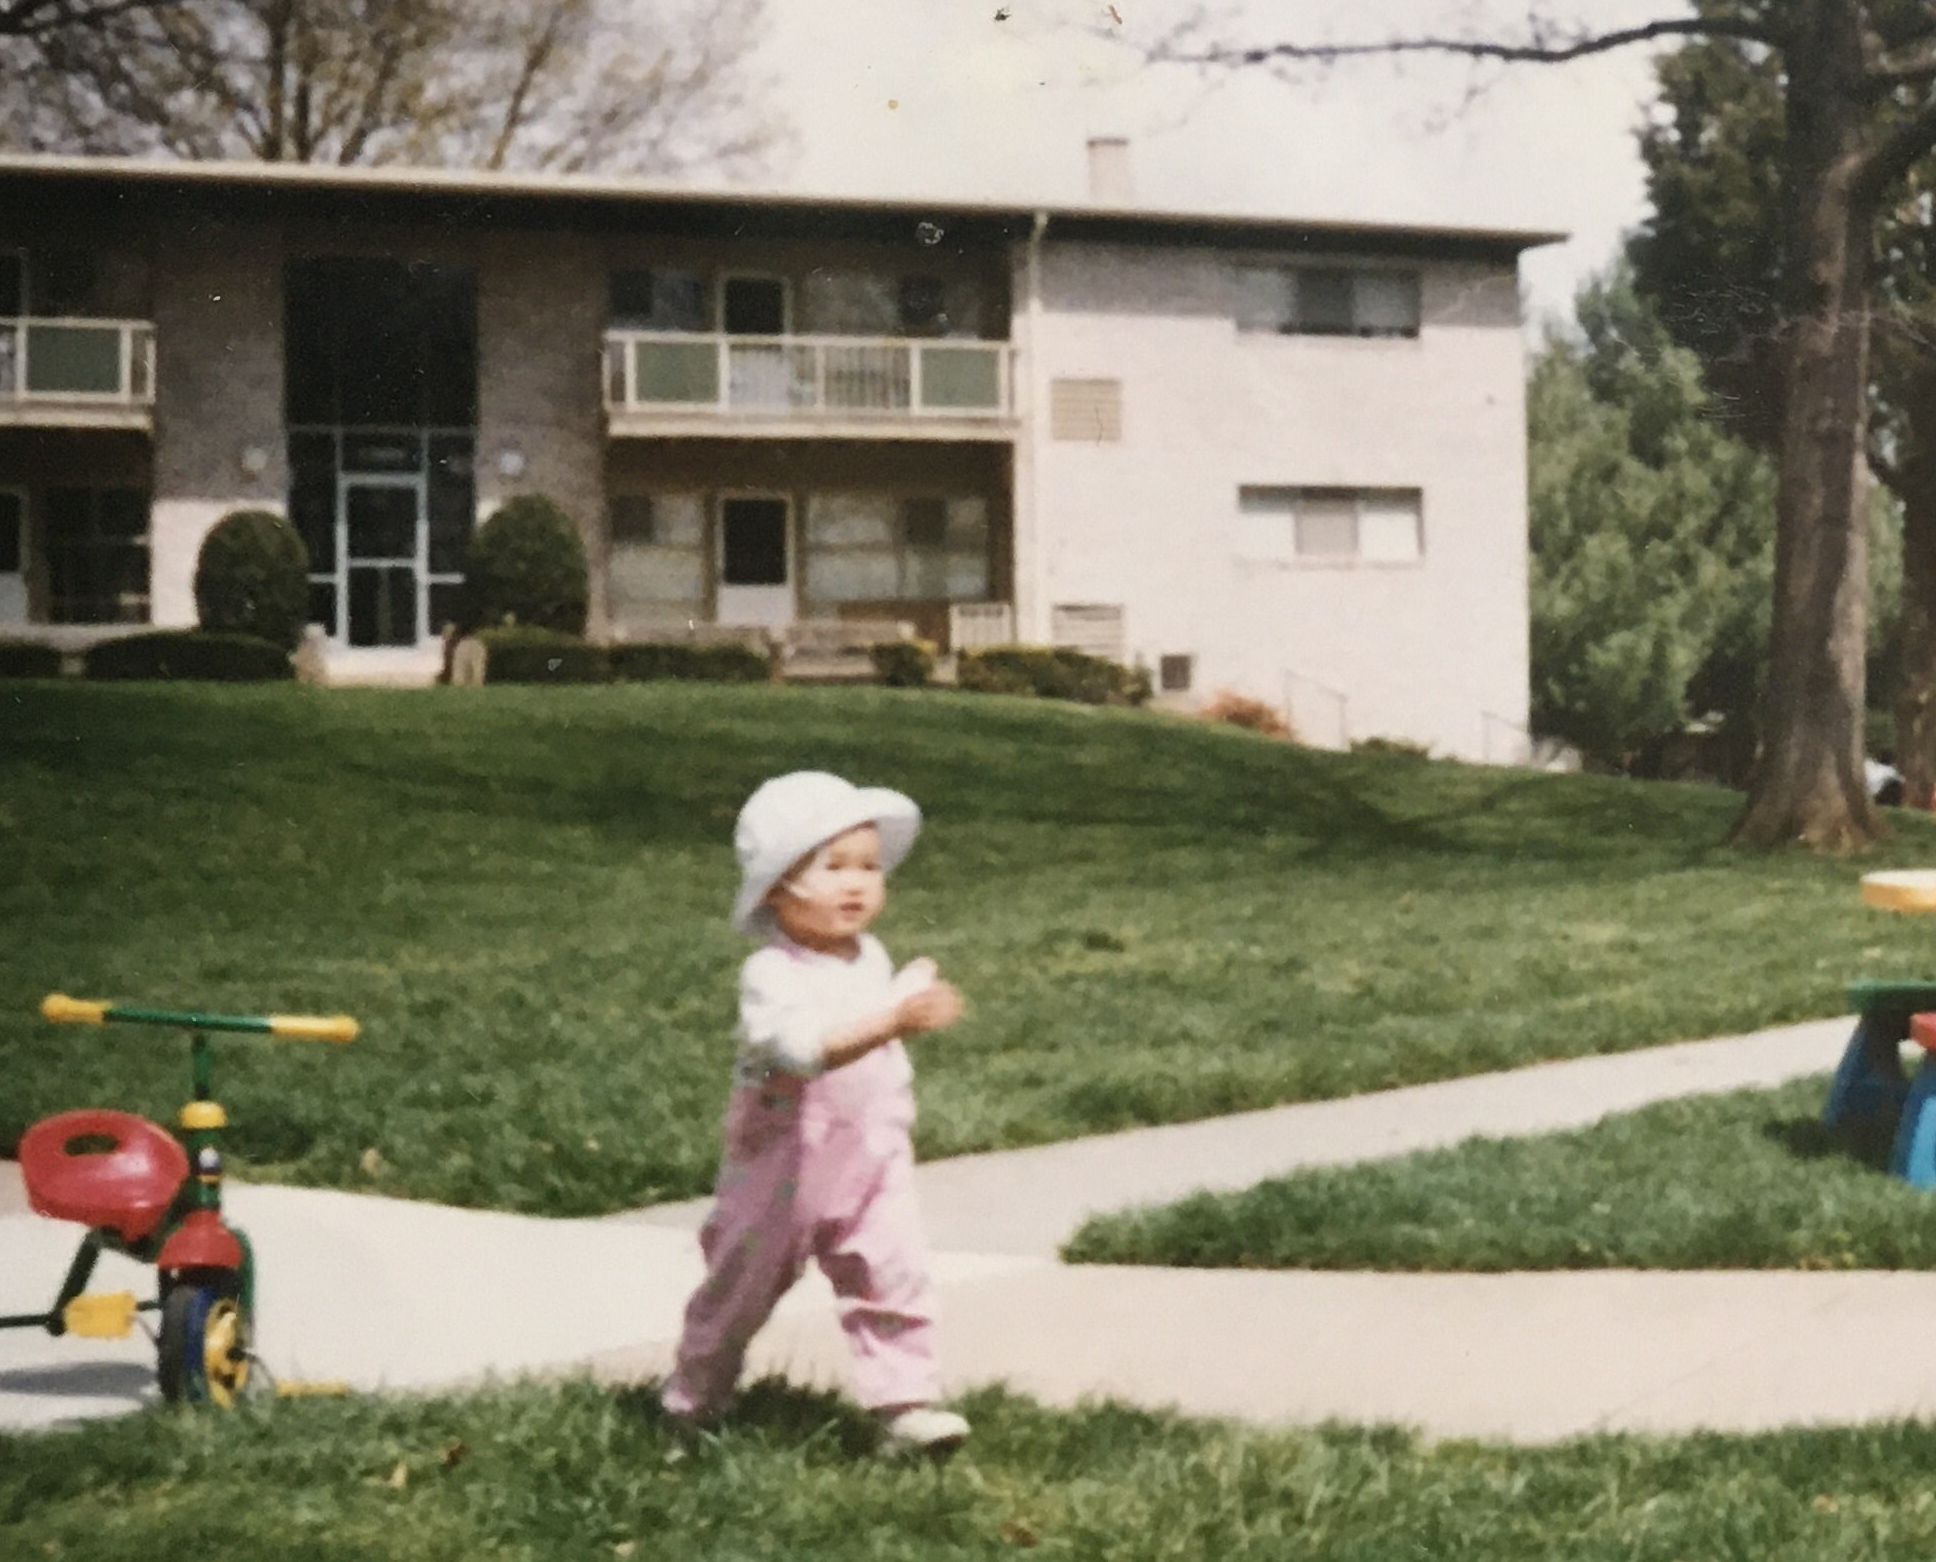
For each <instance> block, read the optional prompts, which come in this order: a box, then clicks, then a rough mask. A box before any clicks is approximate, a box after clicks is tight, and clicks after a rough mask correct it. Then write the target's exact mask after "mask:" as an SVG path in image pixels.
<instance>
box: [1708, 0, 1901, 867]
mask: <svg viewBox="0 0 1936 1562" xmlns="http://www.w3.org/2000/svg"><path fill="white" fill-rule="evenodd" d="M1856 9H1857V8H1856V6H1855V4H1854V0H1811V3H1808V4H1806V5H1805V6H1801V7H1798V8H1797V13H1798V14H1797V15H1796V19H1795V25H1796V27H1797V29H1798V31H1799V32H1800V33H1801V36H1800V37H1798V38H1797V39H1796V40H1795V41H1794V44H1793V45H1792V46H1791V47H1790V48H1789V49H1788V51H1787V63H1788V69H1789V72H1790V79H1789V90H1788V133H1789V147H1790V157H1791V163H1790V167H1791V169H1792V170H1793V185H1792V188H1791V190H1790V215H1789V236H1788V251H1787V256H1786V260H1787V265H1786V267H1785V270H1786V272H1787V276H1788V279H1789V287H1790V291H1791V300H1790V313H1789V323H1788V331H1789V336H1788V343H1787V375H1786V387H1785V390H1786V394H1785V400H1786V405H1785V407H1784V411H1783V417H1782V430H1781V435H1782V437H1781V464H1780V473H1779V488H1778V492H1777V496H1776V504H1775V528H1776V529H1775V599H1774V622H1773V629H1772V636H1771V639H1772V644H1771V645H1770V647H1769V661H1768V694H1767V706H1766V717H1765V719H1764V721H1763V723H1762V751H1761V759H1760V762H1759V764H1758V765H1757V766H1756V769H1755V776H1754V782H1753V785H1752V787H1751V789H1750V792H1749V798H1748V806H1747V809H1746V811H1745V812H1743V814H1742V816H1741V818H1740V820H1739V822H1738V823H1737V824H1736V825H1735V829H1734V838H1735V839H1736V840H1737V841H1740V842H1742V843H1744V844H1748V845H1757V846H1767V845H1775V844H1777V843H1780V842H1784V841H1798V842H1801V843H1804V844H1806V845H1809V846H1812V847H1815V848H1817V849H1818V850H1819V849H1826V850H1846V849H1848V848H1851V847H1856V846H1861V845H1864V844H1866V843H1867V842H1869V841H1871V840H1873V839H1875V838H1876V837H1877V836H1878V835H1880V834H1881V833H1882V830H1883V825H1882V817H1881V815H1880V813H1878V812H1877V810H1876V808H1875V805H1874V804H1873V803H1872V802H1871V801H1870V799H1869V792H1868V787H1867V785H1866V784H1865V782H1864V777H1863V773H1862V760H1863V752H1862V750H1863V743H1862V714H1863V695H1864V675H1865V666H1864V653H1865V651H1866V640H1867V632H1868V565H1869V560H1868V552H1869V547H1868V542H1869V539H1868V525H1867V514H1866V510H1867V505H1866V498H1867V490H1866V475H1867V463H1866V461H1865V460H1864V449H1865V439H1864V436H1865V431H1866V426H1867V412H1868V404H1867V396H1866V390H1867V385H1868V308H1869V297H1868V294H1869V280H1870V269H1871V256H1870V251H1869V244H1870V239H1869V234H1870V228H1871V218H1872V215H1873V214H1872V212H1871V210H1870V209H1869V207H1870V205H1871V199H1872V198H1870V197H1868V196H1866V195H1865V194H1864V193H1863V191H1862V189H1861V186H1860V184H1859V179H1858V176H1859V174H1860V172H1861V154H1862V150H1863V145H1862V136H1863V130H1864V125H1863V103H1864V98H1863V90H1864V84H1863V60H1862V41H1861V35H1860V29H1859V25H1858V23H1859V17H1858V16H1857V15H1856Z"/></svg>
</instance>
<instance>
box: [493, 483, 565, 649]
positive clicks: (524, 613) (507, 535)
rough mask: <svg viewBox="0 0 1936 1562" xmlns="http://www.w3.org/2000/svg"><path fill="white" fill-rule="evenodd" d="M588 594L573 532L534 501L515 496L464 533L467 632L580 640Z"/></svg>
mask: <svg viewBox="0 0 1936 1562" xmlns="http://www.w3.org/2000/svg"><path fill="white" fill-rule="evenodd" d="M589 592H590V588H589V585H588V576H587V574H586V568H585V544H584V542H583V540H582V539H581V538H580V537H579V535H578V528H577V527H576V526H574V525H572V523H571V517H570V516H568V515H566V514H565V512H564V511H563V510H561V509H559V508H558V506H557V505H556V504H554V503H553V502H552V501H551V500H549V499H547V498H545V497H544V496H543V495H542V494H521V495H519V496H518V497H517V498H515V499H512V500H510V501H509V502H508V503H506V504H505V505H504V507H503V508H502V509H500V510H499V511H498V512H497V513H496V514H495V515H493V516H492V517H491V518H490V519H489V520H487V521H486V522H485V523H484V524H483V525H482V526H480V527H478V528H477V530H476V531H475V532H473V533H471V540H470V549H469V552H468V553H467V554H466V556H465V563H464V627H466V628H467V629H496V628H498V627H500V626H502V625H505V624H517V625H525V626H528V627H530V628H533V629H555V630H557V631H559V632H560V633H562V634H568V635H582V634H583V633H584V632H585V612H586V604H587V602H588V600H589Z"/></svg>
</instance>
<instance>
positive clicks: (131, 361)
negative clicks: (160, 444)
mask: <svg viewBox="0 0 1936 1562" xmlns="http://www.w3.org/2000/svg"><path fill="white" fill-rule="evenodd" d="M154 399H155V328H154V327H153V326H152V325H150V324H149V323H148V322H147V321H145V320H53V319H48V320H40V319H25V320H22V319H0V407H4V406H6V405H8V404H10V403H11V404H15V405H18V404H21V403H27V404H32V403H36V402H61V403H81V404H85V405H97V406H101V407H127V408H140V407H148V406H152V405H153V404H154Z"/></svg>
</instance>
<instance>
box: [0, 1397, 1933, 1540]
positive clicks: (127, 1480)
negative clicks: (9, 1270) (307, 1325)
mask: <svg viewBox="0 0 1936 1562" xmlns="http://www.w3.org/2000/svg"><path fill="white" fill-rule="evenodd" d="M743 1405H744V1408H743V1410H742V1412H741V1413H740V1414H739V1415H738V1416H737V1417H736V1419H735V1421H734V1423H733V1424H732V1425H731V1426H730V1427H729V1429H728V1430H727V1431H725V1432H724V1433H722V1434H720V1435H719V1436H718V1437H717V1438H715V1439H713V1440H711V1441H710V1442H705V1443H701V1444H699V1445H697V1446H692V1447H688V1446H686V1445H683V1444H682V1443H681V1442H679V1441H678V1440H677V1439H676V1438H675V1437H673V1436H672V1435H671V1434H670V1433H668V1431H667V1430H666V1429H665V1428H664V1427H663V1425H662V1424H661V1423H660V1422H659V1420H658V1419H657V1417H656V1416H655V1415H654V1414H653V1412H652V1410H651V1408H650V1403H649V1400H648V1398H647V1396H646V1395H645V1394H644V1393H642V1392H632V1393H628V1394H618V1395H614V1394H612V1393H610V1392H607V1391H604V1390H600V1389H597V1388H594V1387H591V1386H588V1385H584V1384H571V1385H565V1386H562V1387H556V1388H529V1387H527V1388H516V1389H503V1390H495V1391H491V1392H487V1393H481V1394H476V1395H472V1396H467V1397H464V1398H456V1399H442V1400H422V1401H417V1400H354V1401H348V1402H336V1403H330V1402H323V1401H295V1402H285V1403H283V1404H280V1405H273V1404H272V1405H270V1406H267V1407H265V1408H263V1409H261V1410H255V1411H245V1412H243V1413H241V1414H238V1415H232V1416H229V1415H216V1416H208V1415H202V1416H196V1415H166V1414H163V1413H160V1412H157V1413H152V1414H147V1415H139V1416H132V1417H127V1418H123V1419H120V1420H116V1421H113V1422H105V1423H95V1424H92V1425H89V1426H86V1427H84V1428H82V1429H80V1430H78V1431H76V1432H74V1433H73V1434H71V1435H59V1436H45V1435H43V1436H37V1437H20V1436H11V1437H10V1436H6V1435H0V1556H6V1557H8V1558H15V1557H18V1558H21V1559H23V1562H25V1559H28V1558H33V1559H39V1558H43V1557H54V1558H71V1559H74V1562H82V1559H85V1562H152V1559H154V1558H156V1557H209V1558H223V1559H227V1558H251V1557H274V1558H276V1559H277V1562H612V1559H613V1558H623V1557H635V1558H638V1559H641V1562H646V1559H652V1558H679V1559H681V1562H684V1559H693V1562H715V1559H716V1562H728V1559H730V1562H741V1559H773V1562H780V1559H787V1562H808V1559H810V1562H842V1559H855V1562H858V1559H868V1562H897V1559H903V1562H937V1559H944V1558H970V1557H1013V1556H1019V1555H1030V1556H1039V1557H1065V1558H1085V1559H1086V1558H1096V1557H1109V1558H1111V1559H1117V1558H1120V1559H1122V1562H1138V1559H1144V1558H1148V1559H1156V1558H1190V1559H1197V1558H1215V1559H1218V1562H1236V1559H1243V1558H1256V1559H1266V1558H1268V1559H1272V1562H1278V1559H1289V1558H1300V1559H1312V1562H1320V1559H1335V1562H1406V1559H1417V1562H1515V1559H1524V1562H1589V1559H1597V1562H1670V1559H1675V1558H1682V1559H1693V1558H1699V1559H1701V1562H1804V1559H1805V1562H1856V1559H1864V1562H1868V1559H1874V1562H1881V1559H1889V1558H1900V1559H1903V1562H1911V1559H1913V1562H1924V1559H1925V1558H1927V1557H1928V1556H1929V1554H1930V1551H1931V1548H1932V1547H1933V1546H1936V1497H1932V1495H1931V1493H1930V1489H1929V1471H1930V1469H1931V1468H1932V1466H1936V1428H1932V1427H1930V1426H1923V1425H1914V1424H1897V1425H1886V1426H1878V1427H1871V1428H1862V1429H1850V1430H1821V1431H1794V1432H1785V1433H1780V1434H1773V1435H1766V1436H1756V1437H1722V1436H1698V1437H1688V1438H1676V1439H1660V1440H1653V1439H1642V1438H1634V1437H1595V1438H1589V1439H1582V1440H1579V1441H1576V1442H1571V1443H1565V1444H1561V1445H1558V1446H1555V1447H1550V1448H1509V1447H1498V1446H1490V1445H1481V1444H1474V1443H1457V1442H1452V1443H1438V1444H1426V1443H1423V1442H1421V1441H1419V1440H1418V1439H1416V1438H1414V1437H1412V1436H1410V1435H1408V1434H1405V1433H1402V1432H1397V1431H1392V1430H1387V1429H1377V1428H1373V1429H1365V1430H1358V1429H1344V1428H1325V1429H1320V1430H1315V1431H1299V1432H1287V1433H1265V1432H1255V1431H1244V1430H1239V1429H1236V1428H1233V1427H1228V1426H1222V1425H1217V1424H1211V1423H1204V1422H1194V1421H1186V1420H1181V1419H1178V1418H1176V1417H1172V1416H1164V1415H1157V1414H1152V1413H1147V1412H1143V1411H1137V1410H1129V1409H1124V1408H1120V1407H1114V1406H1102V1407H1095V1408H1090V1409H1086V1410H1082V1411H1078V1412H1069V1413H1059V1414H1058V1413H1052V1412H1048V1411H1044V1410H1041V1409H1038V1408H1036V1407H1034V1406H1032V1405H1030V1404H1029V1403H1028V1402H1026V1401H1024V1400H1020V1399H1016V1398H1013V1397H1010V1396H1007V1395H1004V1394H1002V1393H1000V1392H999V1391H992V1390H991V1391H986V1392H983V1393H980V1394H978V1395H976V1396H975V1397H974V1398H973V1399H972V1400H971V1401H969V1403H968V1405H967V1407H966V1408H967V1409H968V1411H969V1413H970V1414H971V1415H972V1417H973V1418H974V1421H975V1424H976V1434H975V1438H974V1440H973V1441H972V1442H971V1443H970V1444H969V1446H968V1448H967V1449H966V1450H964V1451H963V1452H962V1453H961V1454H960V1455H959V1456H958V1457H957V1458H955V1459H954V1460H953V1461H952V1462H951V1463H949V1464H947V1465H945V1466H943V1467H941V1468H939V1469H936V1468H932V1467H929V1466H926V1465H917V1466H905V1465H899V1466H897V1465H892V1464H886V1463H883V1462H881V1461H879V1460H877V1459H874V1458H871V1457H869V1456H868V1454H867V1453H866V1452H865V1448H866V1434H865V1428H864V1426H863V1425H862V1423H861V1421H860V1418H859V1416H858V1414H857V1413H856V1412H854V1411H851V1410H848V1409H845V1408H843V1407H841V1406H840V1405H838V1404H837V1403H835V1402H833V1401H831V1400H829V1399H825V1398H821V1397H817V1396H812V1395H806V1394H802V1393H798V1392H795V1391H792V1390H786V1389H780V1388H776V1387H773V1386H771V1385H762V1386H760V1387H759V1388H756V1389H755V1390H754V1391H753V1392H752V1393H750V1394H749V1395H748V1396H747V1398H746V1400H745V1401H744V1402H743Z"/></svg>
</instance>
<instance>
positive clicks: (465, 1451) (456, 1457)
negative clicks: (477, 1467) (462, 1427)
mask: <svg viewBox="0 0 1936 1562" xmlns="http://www.w3.org/2000/svg"><path fill="white" fill-rule="evenodd" d="M470 1456H471V1445H470V1444H469V1443H467V1442H465V1441H463V1439H461V1438H452V1439H451V1440H450V1441H449V1442H448V1443H446V1444H444V1468H445V1469H446V1470H450V1469H454V1468H456V1467H457V1466H458V1465H460V1464H462V1463H463V1462H464V1461H465V1460H466V1459H468V1458H469V1457H470Z"/></svg>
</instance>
